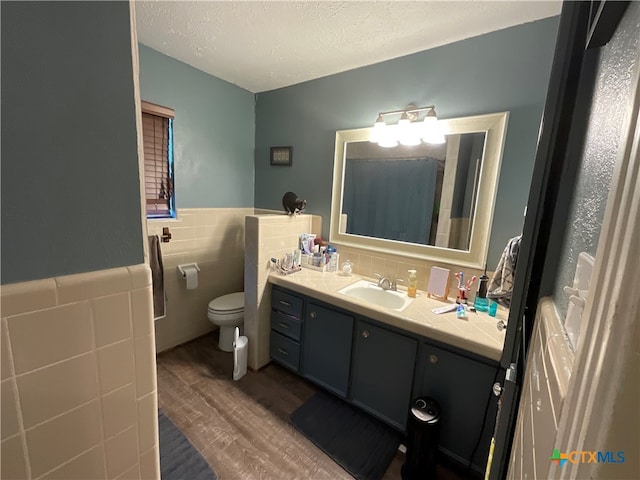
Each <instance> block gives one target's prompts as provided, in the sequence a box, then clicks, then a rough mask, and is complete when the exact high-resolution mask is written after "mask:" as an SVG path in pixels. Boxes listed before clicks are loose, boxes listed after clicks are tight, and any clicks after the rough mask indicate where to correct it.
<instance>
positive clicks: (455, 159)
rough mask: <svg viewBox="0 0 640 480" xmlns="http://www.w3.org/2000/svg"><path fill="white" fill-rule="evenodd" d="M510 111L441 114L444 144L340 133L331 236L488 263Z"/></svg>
mask: <svg viewBox="0 0 640 480" xmlns="http://www.w3.org/2000/svg"><path fill="white" fill-rule="evenodd" d="M507 119H508V113H507V112H502V113H496V114H489V115H479V116H474V117H464V118H456V119H449V120H440V121H439V123H440V125H441V127H442V128H443V129H444V132H445V135H446V143H444V144H439V145H436V144H428V143H422V144H420V145H416V146H403V145H398V146H396V147H392V148H384V147H380V146H378V145H377V144H376V143H373V142H370V141H369V140H370V137H371V131H372V128H361V129H356V130H343V131H338V132H336V149H335V159H334V178H333V195H332V204H331V225H330V241H331V243H335V244H337V245H345V246H351V247H356V248H364V249H367V250H374V251H381V252H386V253H395V254H400V255H405V256H410V257H415V258H423V259H427V260H431V261H437V262H444V263H450V264H454V265H461V266H469V267H475V268H483V267H484V264H485V261H486V255H487V249H488V242H489V234H490V232H491V221H492V217H493V206H494V201H495V196H496V191H497V181H498V176H499V172H500V163H501V160H502V149H503V145H504V138H505V133H506V124H507Z"/></svg>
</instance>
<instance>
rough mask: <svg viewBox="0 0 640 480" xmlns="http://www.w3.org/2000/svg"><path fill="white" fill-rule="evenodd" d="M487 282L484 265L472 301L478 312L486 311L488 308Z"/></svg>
mask: <svg viewBox="0 0 640 480" xmlns="http://www.w3.org/2000/svg"><path fill="white" fill-rule="evenodd" d="M488 283H489V277H488V276H487V267H486V265H485V267H484V273H483V274H482V275H481V276H480V283H479V284H478V291H477V292H476V298H475V300H474V301H473V306H474V307H475V309H476V310H477V311H478V312H486V311H487V310H489V300H487V285H488Z"/></svg>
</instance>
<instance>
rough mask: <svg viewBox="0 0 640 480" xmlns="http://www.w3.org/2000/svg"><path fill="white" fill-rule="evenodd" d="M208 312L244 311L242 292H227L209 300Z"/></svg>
mask: <svg viewBox="0 0 640 480" xmlns="http://www.w3.org/2000/svg"><path fill="white" fill-rule="evenodd" d="M208 311H209V313H213V314H216V315H233V314H235V313H241V312H244V292H236V293H229V294H228V295H223V296H222V297H218V298H215V299H213V300H211V301H210V302H209V310H208Z"/></svg>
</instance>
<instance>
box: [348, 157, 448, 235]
mask: <svg viewBox="0 0 640 480" xmlns="http://www.w3.org/2000/svg"><path fill="white" fill-rule="evenodd" d="M440 163H442V162H440ZM441 169H442V168H441ZM437 180H438V161H437V160H435V159H431V158H412V159H348V161H347V162H346V169H345V175H344V198H343V208H342V212H343V213H344V214H346V216H347V233H351V234H356V235H363V236H367V237H376V238H384V239H387V240H398V241H402V242H409V243H418V244H433V243H434V238H435V233H436V224H437V210H438V207H439V205H438V203H437V202H436V198H439V193H440V192H437V191H436V190H437V187H436V186H437V184H438V183H440V185H441V183H442V181H441V180H440V182H438V181H437Z"/></svg>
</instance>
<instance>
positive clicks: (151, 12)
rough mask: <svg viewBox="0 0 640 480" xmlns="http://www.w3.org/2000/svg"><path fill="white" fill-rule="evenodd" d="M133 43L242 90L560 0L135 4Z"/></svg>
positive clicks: (487, 24)
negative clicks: (156, 51) (145, 46)
mask: <svg viewBox="0 0 640 480" xmlns="http://www.w3.org/2000/svg"><path fill="white" fill-rule="evenodd" d="M135 7H136V23H137V30H138V40H139V41H140V42H141V43H143V44H144V45H147V46H149V47H151V48H153V49H155V50H158V51H160V52H162V53H164V54H166V55H169V56H170V57H173V58H176V59H178V60H181V61H182V62H185V63H187V64H189V65H192V66H194V67H196V68H198V69H200V70H202V71H205V72H207V73H209V74H211V75H214V76H216V77H218V78H221V79H223V80H226V81H228V82H230V83H233V84H235V85H238V86H239V87H242V88H244V89H246V90H249V91H251V92H263V91H267V90H273V89H275V88H280V87H285V86H288V85H293V84H295V83H300V82H304V81H306V80H311V79H314V78H319V77H324V76H327V75H331V74H334V73H338V72H343V71H346V70H351V69H353V68H357V67H361V66H364V65H371V64H374V63H378V62H381V61H384V60H388V59H391V58H395V57H400V56H403V55H408V54H410V53H415V52H419V51H422V50H427V49H429V48H432V47H435V46H438V45H444V44H447V43H451V42H455V41H458V40H462V39H464V38H469V37H473V36H476V35H481V34H483V33H486V32H490V31H493V30H500V29H503V28H507V27H510V26H513V25H518V24H521V23H526V22H531V21H534V20H538V19H541V18H546V17H550V16H553V15H557V14H559V13H560V7H561V2H560V1H557V0H556V1H549V2H547V1H532V2H529V1H490V2H486V1H453V2H451V1H413V2H406V1H391V2H383V1H347V2H333V1H321V2H312V1H287V2H278V1H262V2H252V1H237V0H236V1H195V2H193V1H173V2H161V1H136V2H135Z"/></svg>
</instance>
